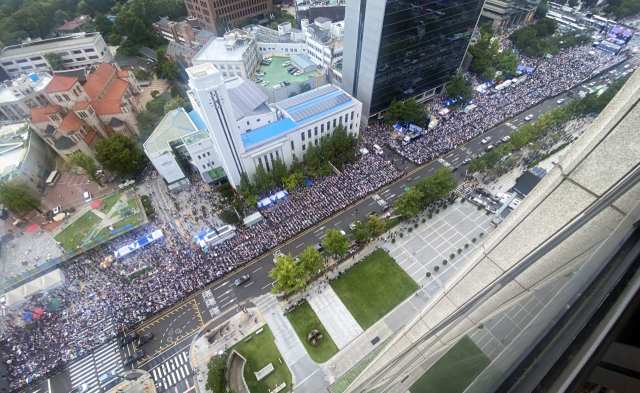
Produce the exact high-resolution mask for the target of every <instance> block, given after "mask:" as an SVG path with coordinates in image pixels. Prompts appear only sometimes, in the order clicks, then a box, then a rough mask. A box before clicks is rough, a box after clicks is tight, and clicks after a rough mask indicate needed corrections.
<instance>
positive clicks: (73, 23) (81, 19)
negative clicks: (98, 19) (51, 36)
mask: <svg viewBox="0 0 640 393" xmlns="http://www.w3.org/2000/svg"><path fill="white" fill-rule="evenodd" d="M87 22H91V16H89V15H80V16H76V17H75V18H73V19H72V20H70V21H65V22H64V24H63V25H62V26H60V27H56V31H57V32H58V34H60V35H63V36H64V35H70V34H73V33H81V32H82V28H81V27H80V26H82V25H84V24H85V23H87Z"/></svg>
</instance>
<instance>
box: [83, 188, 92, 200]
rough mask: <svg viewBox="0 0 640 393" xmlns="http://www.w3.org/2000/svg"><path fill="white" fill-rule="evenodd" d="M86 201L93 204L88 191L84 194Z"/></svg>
mask: <svg viewBox="0 0 640 393" xmlns="http://www.w3.org/2000/svg"><path fill="white" fill-rule="evenodd" d="M84 201H85V202H91V194H89V193H88V192H87V191H85V192H84Z"/></svg>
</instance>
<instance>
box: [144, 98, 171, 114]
mask: <svg viewBox="0 0 640 393" xmlns="http://www.w3.org/2000/svg"><path fill="white" fill-rule="evenodd" d="M166 103H167V101H165V99H164V98H162V97H156V98H154V99H153V100H151V101H149V102H147V104H146V105H145V107H146V108H147V110H148V111H149V112H152V113H154V114H156V115H157V116H164V104H166Z"/></svg>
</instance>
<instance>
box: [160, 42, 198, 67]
mask: <svg viewBox="0 0 640 393" xmlns="http://www.w3.org/2000/svg"><path fill="white" fill-rule="evenodd" d="M197 53H198V49H196V48H192V47H190V46H188V45H185V44H181V43H179V42H169V45H167V51H166V52H165V57H166V58H167V59H169V60H171V61H177V62H180V63H182V64H184V65H185V67H191V66H192V65H193V58H194V57H195V55H196V54H197Z"/></svg>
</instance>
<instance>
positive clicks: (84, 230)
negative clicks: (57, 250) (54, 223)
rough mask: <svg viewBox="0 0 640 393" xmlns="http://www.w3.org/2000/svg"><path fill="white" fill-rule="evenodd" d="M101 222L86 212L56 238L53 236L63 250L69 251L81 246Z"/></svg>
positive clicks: (91, 213) (98, 218) (95, 216)
mask: <svg viewBox="0 0 640 393" xmlns="http://www.w3.org/2000/svg"><path fill="white" fill-rule="evenodd" d="M101 220H102V219H101V218H100V217H98V216H97V215H95V214H93V212H90V211H89V212H86V213H85V214H83V215H82V217H80V218H78V219H77V220H76V221H75V222H74V223H73V224H71V225H69V226H68V227H67V228H65V229H64V230H63V231H62V232H60V233H59V234H58V235H57V236H55V239H56V241H59V242H60V243H62V247H63V248H64V249H65V250H67V251H71V250H73V249H74V248H76V247H78V246H81V245H82V240H83V239H84V238H85V236H87V235H88V234H89V233H90V232H91V230H92V229H93V228H95V226H96V225H98V223H99V222H100V221H101Z"/></svg>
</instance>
